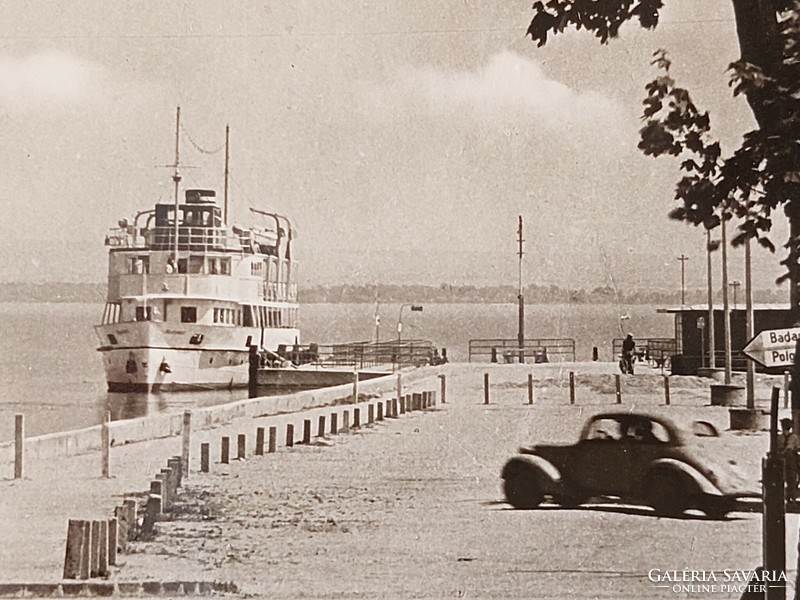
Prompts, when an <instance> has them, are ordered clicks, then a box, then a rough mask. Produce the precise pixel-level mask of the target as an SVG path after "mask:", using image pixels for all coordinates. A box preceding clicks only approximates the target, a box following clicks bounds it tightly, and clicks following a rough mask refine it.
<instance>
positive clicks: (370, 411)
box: [367, 402, 375, 425]
mask: <svg viewBox="0 0 800 600" xmlns="http://www.w3.org/2000/svg"><path fill="white" fill-rule="evenodd" d="M374 421H375V405H374V404H372V402H370V403H369V404H368V405H367V425H372V423H373V422H374Z"/></svg>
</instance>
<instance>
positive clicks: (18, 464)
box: [14, 415, 25, 479]
mask: <svg viewBox="0 0 800 600" xmlns="http://www.w3.org/2000/svg"><path fill="white" fill-rule="evenodd" d="M24 458H25V417H24V415H14V479H22V473H23V471H22V465H23V461H24Z"/></svg>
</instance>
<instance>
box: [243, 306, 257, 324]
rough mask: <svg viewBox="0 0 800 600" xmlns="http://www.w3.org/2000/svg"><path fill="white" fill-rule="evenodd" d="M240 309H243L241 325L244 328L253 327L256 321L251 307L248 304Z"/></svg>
mask: <svg viewBox="0 0 800 600" xmlns="http://www.w3.org/2000/svg"><path fill="white" fill-rule="evenodd" d="M242 308H243V309H244V310H243V312H242V325H244V326H245V327H255V326H256V319H255V315H254V313H253V307H252V306H251V305H249V304H246V305H244V306H243V307H242Z"/></svg>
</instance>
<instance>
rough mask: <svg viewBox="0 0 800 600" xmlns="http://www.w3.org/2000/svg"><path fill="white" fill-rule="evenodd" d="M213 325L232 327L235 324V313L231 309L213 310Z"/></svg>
mask: <svg viewBox="0 0 800 600" xmlns="http://www.w3.org/2000/svg"><path fill="white" fill-rule="evenodd" d="M214 323H228V324H229V325H234V324H235V323H236V311H235V310H234V309H232V308H215V309H214Z"/></svg>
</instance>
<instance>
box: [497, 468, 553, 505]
mask: <svg viewBox="0 0 800 600" xmlns="http://www.w3.org/2000/svg"><path fill="white" fill-rule="evenodd" d="M503 491H504V492H505V494H506V501H507V502H508V503H509V504H510V505H511V506H513V507H514V508H518V509H530V508H536V507H537V506H539V504H541V503H542V500H544V494H543V493H542V490H541V487H540V486H539V484H538V483H537V481H536V478H535V477H533V476H531V475H530V474H528V473H524V472H522V473H515V474H514V475H512V476H511V477H509V478H508V479H506V480H505V482H504V483H503Z"/></svg>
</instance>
